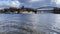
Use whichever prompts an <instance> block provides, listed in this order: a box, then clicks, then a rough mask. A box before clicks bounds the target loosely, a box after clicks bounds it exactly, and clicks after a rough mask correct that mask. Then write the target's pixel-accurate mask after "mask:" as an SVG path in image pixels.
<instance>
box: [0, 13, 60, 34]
mask: <svg viewBox="0 0 60 34" xmlns="http://www.w3.org/2000/svg"><path fill="white" fill-rule="evenodd" d="M59 24H60V15H59V14H33V15H32V14H0V34H54V33H57V34H60V27H59V26H60V25H59Z"/></svg>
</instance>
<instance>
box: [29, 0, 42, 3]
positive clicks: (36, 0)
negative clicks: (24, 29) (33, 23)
mask: <svg viewBox="0 0 60 34" xmlns="http://www.w3.org/2000/svg"><path fill="white" fill-rule="evenodd" d="M40 1H43V0H30V1H29V2H30V3H35V2H40Z"/></svg>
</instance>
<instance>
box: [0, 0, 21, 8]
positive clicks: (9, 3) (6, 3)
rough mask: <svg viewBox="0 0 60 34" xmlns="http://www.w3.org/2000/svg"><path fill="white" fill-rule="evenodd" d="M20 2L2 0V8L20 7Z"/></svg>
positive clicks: (0, 3)
mask: <svg viewBox="0 0 60 34" xmlns="http://www.w3.org/2000/svg"><path fill="white" fill-rule="evenodd" d="M20 4H21V3H20V2H19V1H18V0H3V1H2V0H0V7H1V8H4V7H19V6H20Z"/></svg>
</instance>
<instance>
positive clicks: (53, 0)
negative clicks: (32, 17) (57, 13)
mask: <svg viewBox="0 0 60 34" xmlns="http://www.w3.org/2000/svg"><path fill="white" fill-rule="evenodd" d="M20 6H25V7H32V8H38V7H41V6H56V7H60V0H0V8H4V7H20Z"/></svg>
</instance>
